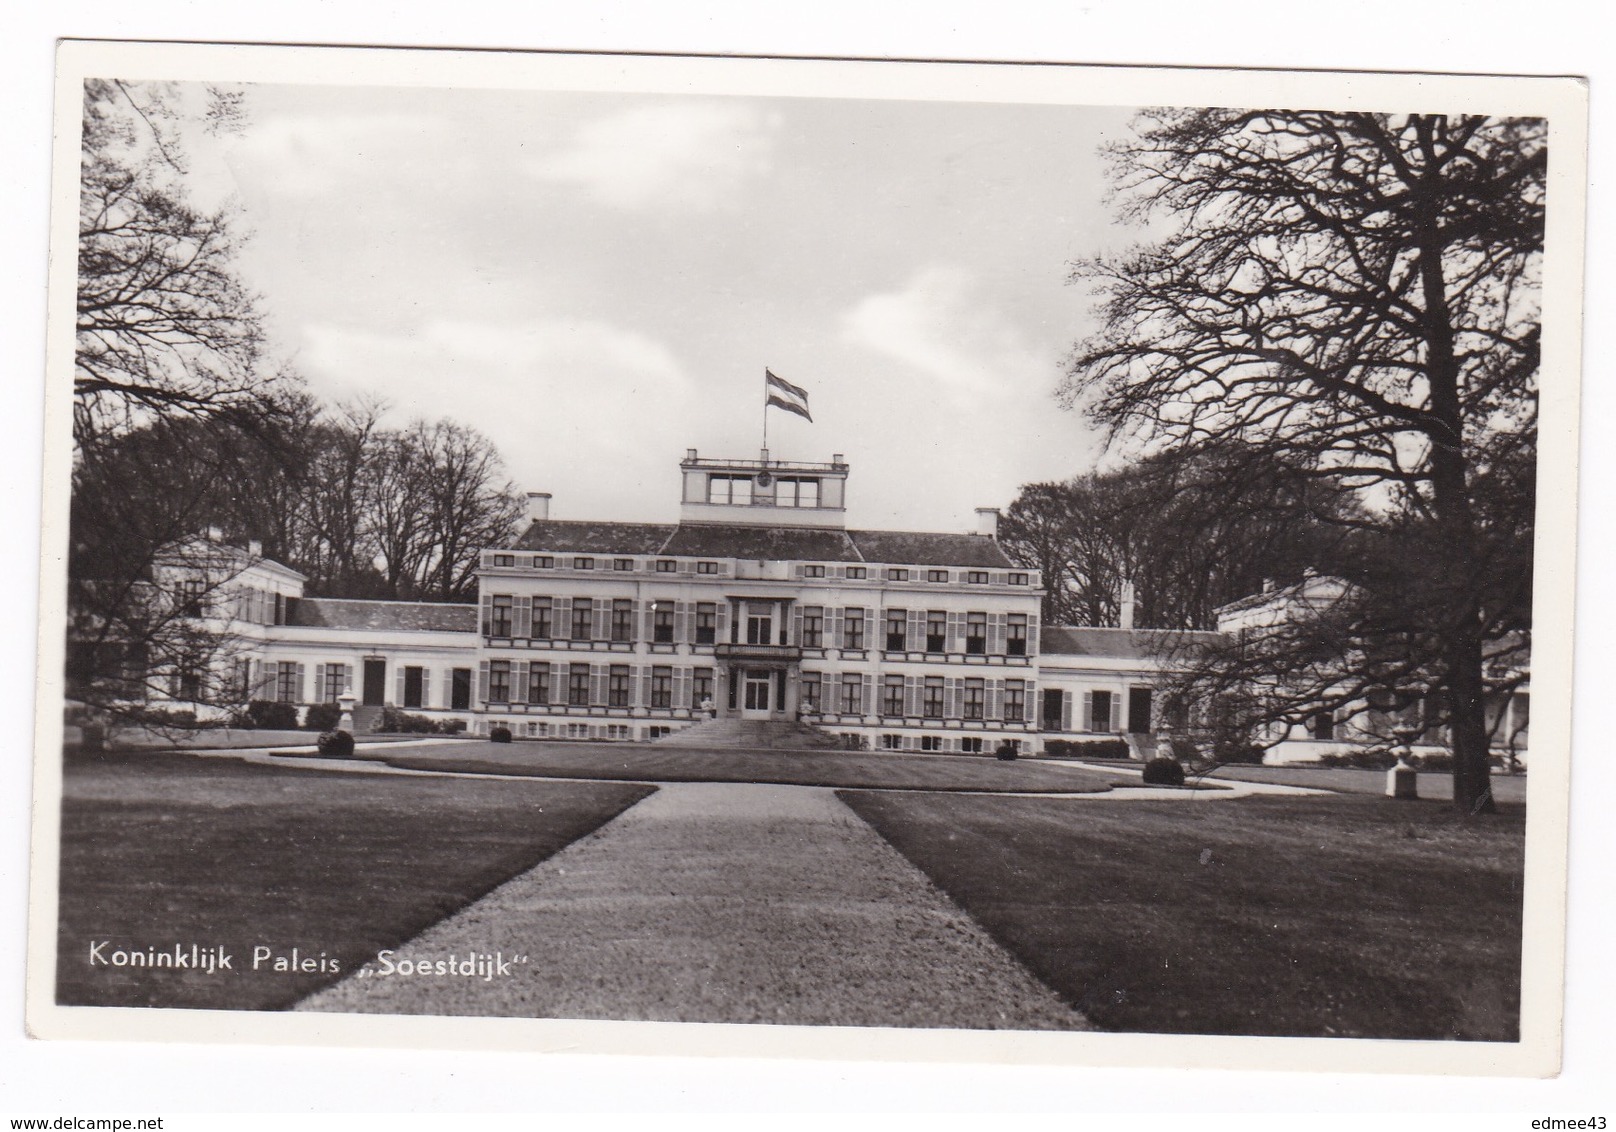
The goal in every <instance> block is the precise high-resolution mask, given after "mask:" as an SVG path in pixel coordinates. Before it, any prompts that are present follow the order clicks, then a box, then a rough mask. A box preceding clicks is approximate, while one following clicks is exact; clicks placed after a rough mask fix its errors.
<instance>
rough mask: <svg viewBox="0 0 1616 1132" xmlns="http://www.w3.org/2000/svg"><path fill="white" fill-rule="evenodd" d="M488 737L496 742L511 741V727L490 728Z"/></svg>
mask: <svg viewBox="0 0 1616 1132" xmlns="http://www.w3.org/2000/svg"><path fill="white" fill-rule="evenodd" d="M488 738H489V739H490V740H492V741H493V742H495V743H509V742H510V741H511V729H510V728H509V727H491V728H489V729H488Z"/></svg>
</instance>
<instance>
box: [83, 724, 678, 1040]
mask: <svg viewBox="0 0 1616 1132" xmlns="http://www.w3.org/2000/svg"><path fill="white" fill-rule="evenodd" d="M651 792H652V788H649V787H635V786H628V785H616V784H604V783H603V784H592V783H573V782H567V783H554V782H534V783H531V784H529V783H512V782H494V781H490V782H477V781H475V780H470V779H448V778H426V777H421V778H412V777H406V776H389V775H358V774H341V773H336V774H332V773H325V772H321V771H307V770H297V769H292V768H282V767H264V766H257V765H252V764H246V763H239V762H235V761H233V760H229V759H219V758H197V757H190V756H182V755H133V756H129V757H125V758H108V759H102V760H89V759H84V758H70V759H69V760H68V761H67V763H66V764H65V773H64V782H63V800H62V861H61V874H60V876H61V880H60V894H61V904H60V915H59V919H58V936H57V939H58V952H57V954H58V962H57V982H56V992H57V1001H58V1002H59V1003H61V1004H63V1005H76V1006H166V1007H193V1008H199V1009H231V1010H274V1009H281V1008H284V1007H287V1006H290V1005H291V1004H292V1003H294V1002H296V1001H297V1000H298V999H300V998H302V997H303V996H305V995H307V994H309V993H311V992H312V991H314V990H316V989H318V988H319V987H321V986H324V985H326V984H328V983H331V982H334V981H336V980H337V979H338V978H341V977H342V976H343V975H345V974H347V973H348V972H350V971H352V970H355V969H356V968H357V967H358V966H359V965H360V964H361V963H363V962H364V961H365V960H367V959H370V958H372V957H374V956H375V954H376V952H377V951H378V950H380V949H382V948H386V947H393V946H396V945H397V944H399V943H401V942H402V941H404V940H406V939H409V938H410V937H412V936H414V935H416V934H417V933H419V932H420V931H422V930H423V929H425V928H426V927H428V926H429V925H431V924H433V923H436V922H437V921H438V920H440V919H442V918H443V917H445V916H447V915H448V914H450V913H452V912H454V911H456V910H458V909H460V908H462V907H464V906H465V905H466V904H468V903H470V902H471V901H473V900H475V899H477V898H478V897H480V896H482V895H484V894H486V893H487V892H489V891H490V890H491V889H493V888H495V887H496V886H498V885H499V884H501V883H503V882H504V881H506V880H508V879H509V878H510V877H512V876H515V875H516V874H518V873H520V872H523V871H524V870H526V869H529V868H531V867H533V866H534V865H535V864H537V863H538V862H540V861H542V860H544V859H545V858H546V857H549V856H550V855H551V854H553V853H555V852H556V851H557V850H559V849H561V848H562V847H564V846H565V845H567V844H569V843H570V842H572V841H575V840H577V839H578V838H579V837H582V836H584V835H585V834H587V833H589V832H591V831H592V830H594V829H596V828H598V827H599V826H601V825H603V824H604V823H605V822H607V821H609V820H610V819H611V818H613V817H615V816H617V815H618V814H619V813H621V812H622V811H623V810H625V809H627V808H628V807H629V806H631V805H633V804H634V803H635V802H637V801H639V800H640V799H641V798H644V797H645V796H646V795H647V794H650V793H651ZM98 941H105V942H104V943H103V946H102V947H101V948H100V949H99V951H98V954H99V955H101V956H102V957H103V958H104V959H106V962H105V963H99V962H92V958H91V956H92V953H91V947H92V945H93V944H95V943H97V942H98ZM192 944H195V945H196V946H197V950H198V952H199V953H204V954H205V953H207V951H208V950H209V949H214V948H218V949H222V950H223V952H224V953H226V954H228V955H230V956H231V957H232V965H231V968H230V969H229V970H222V969H220V970H215V971H213V972H212V973H209V972H207V971H206V970H199V969H196V968H185V969H176V968H172V967H155V966H146V967H142V966H131V965H124V966H115V965H113V964H112V959H113V956H114V953H115V952H118V951H123V952H125V953H126V954H128V953H132V952H135V951H140V952H142V953H145V952H146V951H147V949H148V948H149V949H152V951H153V952H157V951H169V952H172V951H173V950H174V948H176V947H179V948H180V949H181V951H182V952H183V953H184V954H186V955H189V954H190V949H191V945H192ZM259 947H266V948H269V949H270V950H271V953H272V955H273V956H274V957H276V958H280V959H284V960H287V961H290V960H291V958H292V951H293V949H294V948H296V949H297V960H298V966H303V965H304V961H305V960H310V961H312V962H313V963H314V969H310V970H291V971H277V970H276V969H275V966H274V963H273V961H272V960H271V961H269V962H266V963H263V964H260V966H259V967H258V969H257V970H254V969H253V965H252V958H253V955H254V949H255V948H259ZM322 959H323V960H324V961H325V962H322ZM331 963H334V964H335V965H336V968H337V969H336V970H332V969H330V966H329V964H331Z"/></svg>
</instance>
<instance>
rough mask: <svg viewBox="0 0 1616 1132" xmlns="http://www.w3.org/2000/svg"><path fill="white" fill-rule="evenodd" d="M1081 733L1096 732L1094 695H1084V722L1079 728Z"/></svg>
mask: <svg viewBox="0 0 1616 1132" xmlns="http://www.w3.org/2000/svg"><path fill="white" fill-rule="evenodd" d="M1078 730H1079V731H1092V730H1094V693H1093V692H1084V693H1083V720H1082V723H1081V724H1080V725H1079V726H1078Z"/></svg>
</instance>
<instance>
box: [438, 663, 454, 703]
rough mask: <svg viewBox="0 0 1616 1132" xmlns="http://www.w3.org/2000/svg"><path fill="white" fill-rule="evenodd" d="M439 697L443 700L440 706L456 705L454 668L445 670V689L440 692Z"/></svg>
mask: <svg viewBox="0 0 1616 1132" xmlns="http://www.w3.org/2000/svg"><path fill="white" fill-rule="evenodd" d="M438 698H439V699H440V700H441V701H442V703H440V704H439V705H438V706H439V707H446V708H453V707H454V669H452V668H445V669H444V670H443V691H442V692H440V693H438Z"/></svg>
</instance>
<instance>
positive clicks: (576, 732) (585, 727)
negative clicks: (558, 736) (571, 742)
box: [567, 723, 589, 739]
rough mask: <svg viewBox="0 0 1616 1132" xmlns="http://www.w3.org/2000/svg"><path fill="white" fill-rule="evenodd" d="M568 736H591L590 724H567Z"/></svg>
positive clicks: (584, 737)
mask: <svg viewBox="0 0 1616 1132" xmlns="http://www.w3.org/2000/svg"><path fill="white" fill-rule="evenodd" d="M567 738H568V739H587V738H589V724H587V723H569V724H567Z"/></svg>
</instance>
